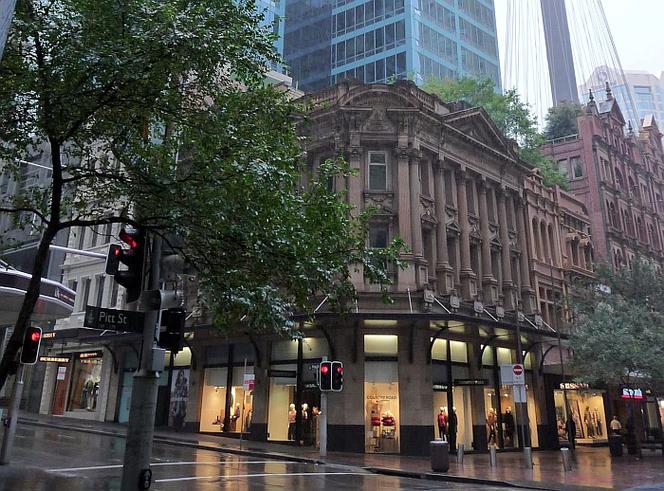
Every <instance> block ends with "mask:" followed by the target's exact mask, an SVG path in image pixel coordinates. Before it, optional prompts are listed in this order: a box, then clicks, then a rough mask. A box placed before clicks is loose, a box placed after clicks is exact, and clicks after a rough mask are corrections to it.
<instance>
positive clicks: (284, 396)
mask: <svg viewBox="0 0 664 491" xmlns="http://www.w3.org/2000/svg"><path fill="white" fill-rule="evenodd" d="M272 370H279V375H288V374H289V373H288V372H291V373H292V374H293V375H294V374H295V373H296V370H297V365H296V364H290V365H273V366H272ZM296 382H297V378H296V377H295V376H273V377H270V401H269V404H268V420H267V432H268V439H269V440H273V441H295V437H296V435H295V421H296V417H297V409H296V407H295V385H296Z"/></svg>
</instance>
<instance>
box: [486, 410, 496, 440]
mask: <svg viewBox="0 0 664 491" xmlns="http://www.w3.org/2000/svg"><path fill="white" fill-rule="evenodd" d="M486 426H487V430H488V433H489V436H488V438H487V440H488V442H487V443H488V444H489V445H496V410H495V409H493V408H491V409H489V414H487V416H486Z"/></svg>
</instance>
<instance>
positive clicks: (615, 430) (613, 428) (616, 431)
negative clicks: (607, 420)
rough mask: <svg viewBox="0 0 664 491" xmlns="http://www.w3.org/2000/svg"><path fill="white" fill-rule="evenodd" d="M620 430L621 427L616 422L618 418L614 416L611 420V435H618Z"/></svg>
mask: <svg viewBox="0 0 664 491" xmlns="http://www.w3.org/2000/svg"><path fill="white" fill-rule="evenodd" d="M620 430H622V425H621V424H620V421H618V416H614V417H613V419H612V420H611V433H613V434H614V435H620Z"/></svg>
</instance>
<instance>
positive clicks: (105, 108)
mask: <svg viewBox="0 0 664 491" xmlns="http://www.w3.org/2000/svg"><path fill="white" fill-rule="evenodd" d="M255 7H256V6H255V2H252V1H249V2H234V1H231V0H199V1H196V2H191V1H189V0H175V1H170V2H164V1H162V0H122V1H117V0H52V1H50V2H43V1H39V0H19V2H18V4H17V10H16V16H15V19H14V22H13V25H12V30H11V31H10V35H9V40H8V44H7V48H6V50H5V54H4V58H3V60H2V63H1V64H0V142H2V145H0V159H2V160H4V161H5V162H7V163H8V164H7V165H6V166H5V167H4V169H5V170H3V172H4V171H6V172H13V173H17V172H18V166H17V164H16V162H17V160H18V159H25V158H28V157H29V156H30V153H31V151H32V150H33V147H34V146H35V145H39V144H43V143H44V142H45V143H46V145H47V146H48V150H49V151H50V164H51V167H52V179H51V182H50V185H49V186H47V187H46V188H45V189H35V190H32V191H31V192H30V193H29V194H26V195H20V196H14V197H10V198H9V199H7V200H5V201H3V202H0V212H2V213H8V214H12V215H13V216H15V217H17V220H20V217H21V216H22V213H26V212H27V213H30V214H34V215H35V216H36V217H38V220H37V222H38V223H36V225H35V228H36V230H35V232H36V233H39V234H41V235H40V242H39V246H38V250H37V254H36V258H35V261H34V266H33V268H32V271H31V273H32V279H31V281H30V284H29V288H28V291H27V293H26V295H25V298H24V301H23V304H22V307H21V310H20V312H19V315H18V320H17V322H16V325H15V330H14V333H13V335H12V337H11V339H10V340H9V343H8V345H7V349H6V351H5V354H4V356H3V358H2V361H1V362H0V387H2V385H3V384H4V382H5V380H6V377H7V375H8V374H9V373H11V372H12V371H13V370H15V368H16V359H17V352H18V350H19V348H20V345H21V340H22V337H23V334H24V332H25V328H26V326H27V325H28V322H29V319H30V316H31V314H32V312H33V310H34V307H35V303H36V301H37V299H38V296H39V289H40V278H41V276H42V273H43V271H44V264H45V260H46V257H47V254H48V250H49V246H50V244H51V242H52V240H53V238H54V237H55V235H56V234H57V233H58V232H59V231H61V230H65V229H69V228H71V227H95V226H98V225H100V224H108V223H125V224H132V225H138V226H142V227H144V228H146V229H147V230H149V231H150V232H151V233H152V234H159V235H162V236H163V237H164V239H165V240H167V241H168V240H169V238H170V237H173V236H176V237H179V242H180V243H179V244H177V245H176V244H171V245H172V246H173V247H174V248H175V249H176V250H177V251H179V252H181V253H182V254H183V255H184V256H185V257H186V258H187V259H188V261H189V264H190V265H191V266H192V267H193V268H195V271H196V274H197V276H198V278H199V280H200V284H201V290H202V294H203V300H204V302H206V303H207V305H208V306H209V308H210V309H211V310H212V311H213V313H214V318H215V321H216V323H217V325H219V326H221V327H230V326H236V325H237V323H238V320H239V319H243V326H246V327H245V328H246V329H252V330H254V331H256V330H260V331H263V332H279V333H285V334H292V333H293V331H294V325H293V322H292V320H291V317H292V313H293V312H294V311H305V312H307V311H309V308H310V306H309V303H308V301H309V299H310V298H311V296H312V295H313V294H324V295H330V297H332V298H333V299H335V300H337V301H338V303H343V300H344V299H347V298H349V297H352V295H353V293H354V292H353V289H352V286H351V284H350V281H349V278H350V274H351V271H352V269H353V267H354V264H357V263H364V264H365V274H366V275H367V276H368V277H369V278H370V279H371V280H372V281H375V282H377V283H384V282H386V281H387V280H388V277H387V275H386V272H385V270H384V269H382V268H381V267H380V264H382V263H381V262H380V261H376V260H375V259H376V256H381V257H383V258H384V259H387V260H394V259H395V257H396V249H398V247H397V248H396V249H387V250H381V251H371V250H367V249H366V247H365V244H366V240H365V238H366V230H367V228H366V221H367V220H368V216H367V215H366V214H363V215H359V216H354V215H351V213H350V211H351V210H350V207H349V205H347V204H345V203H344V201H343V199H342V198H343V196H340V195H339V194H334V193H329V192H327V191H326V189H325V186H324V184H325V183H326V180H325V181H322V179H323V178H325V179H327V176H329V175H331V174H338V175H340V176H348V177H350V178H354V177H352V176H350V171H349V169H348V166H347V165H346V164H344V163H343V162H329V163H327V164H325V165H324V166H323V169H322V171H321V174H320V175H316V176H312V177H311V178H310V179H308V182H305V181H307V179H305V177H304V175H305V174H304V173H303V169H302V167H301V165H302V164H301V148H300V145H299V140H298V137H297V133H296V128H295V121H296V120H297V118H296V117H295V115H296V114H299V111H300V109H301V108H299V107H297V105H295V104H294V103H292V102H291V101H290V100H289V99H288V97H287V95H285V94H283V93H280V92H279V91H277V90H275V89H272V88H270V87H269V86H267V85H266V84H264V82H263V79H264V73H265V66H266V64H268V63H270V62H274V61H279V60H278V57H277V55H276V54H275V53H274V51H273V48H272V45H273V41H274V37H273V34H272V29H271V28H270V27H261V20H262V18H261V15H260V14H256V13H255ZM321 176H322V177H321ZM303 185H305V186H304V188H303ZM377 264H378V266H376V265H377Z"/></svg>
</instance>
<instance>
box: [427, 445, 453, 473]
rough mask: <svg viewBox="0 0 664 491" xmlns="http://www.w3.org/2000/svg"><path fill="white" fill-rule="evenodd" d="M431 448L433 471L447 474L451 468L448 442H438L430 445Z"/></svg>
mask: <svg viewBox="0 0 664 491" xmlns="http://www.w3.org/2000/svg"><path fill="white" fill-rule="evenodd" d="M429 447H430V448H431V470H432V471H434V472H447V471H448V470H449V468H450V446H449V444H448V443H447V442H444V441H442V440H436V441H433V442H430V443H429Z"/></svg>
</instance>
